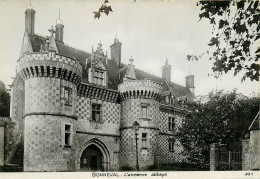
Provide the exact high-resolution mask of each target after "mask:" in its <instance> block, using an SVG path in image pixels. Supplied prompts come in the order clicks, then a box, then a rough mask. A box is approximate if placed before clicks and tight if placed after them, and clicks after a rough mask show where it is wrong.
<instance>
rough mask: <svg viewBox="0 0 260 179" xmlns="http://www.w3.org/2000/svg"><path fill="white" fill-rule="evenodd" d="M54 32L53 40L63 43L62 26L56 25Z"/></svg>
mask: <svg viewBox="0 0 260 179" xmlns="http://www.w3.org/2000/svg"><path fill="white" fill-rule="evenodd" d="M55 27H56V30H55V40H57V41H60V42H63V29H64V25H63V24H56V26H55Z"/></svg>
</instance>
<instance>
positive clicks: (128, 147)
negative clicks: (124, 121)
mask: <svg viewBox="0 0 260 179" xmlns="http://www.w3.org/2000/svg"><path fill="white" fill-rule="evenodd" d="M120 135H121V138H120V154H119V162H120V167H123V166H131V167H135V166H136V152H135V151H136V150H135V135H134V131H133V129H125V130H122V131H121V133H120Z"/></svg>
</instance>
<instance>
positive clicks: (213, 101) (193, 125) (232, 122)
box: [177, 91, 260, 164]
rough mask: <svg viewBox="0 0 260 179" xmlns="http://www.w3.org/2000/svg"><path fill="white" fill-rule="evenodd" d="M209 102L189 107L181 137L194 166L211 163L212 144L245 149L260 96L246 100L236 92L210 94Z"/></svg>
mask: <svg viewBox="0 0 260 179" xmlns="http://www.w3.org/2000/svg"><path fill="white" fill-rule="evenodd" d="M208 98H209V99H208V102H206V103H202V102H193V103H190V104H189V107H190V113H188V114H187V116H186V118H185V119H184V120H183V124H182V128H181V129H180V131H179V132H178V134H177V136H178V138H179V140H180V142H181V143H182V145H183V146H184V148H185V149H186V152H187V154H188V160H189V162H192V163H204V164H209V145H210V144H211V143H219V142H220V143H222V144H226V145H227V148H228V149H229V150H241V149H242V146H241V140H242V139H243V138H244V136H245V134H247V133H248V128H249V126H250V124H251V123H252V121H253V119H254V117H255V115H256V114H257V112H258V110H259V99H260V96H258V97H257V96H254V97H250V98H248V97H245V96H243V95H241V94H238V93H236V91H233V92H230V93H224V92H223V91H218V92H216V93H212V92H211V93H210V94H209V96H208Z"/></svg>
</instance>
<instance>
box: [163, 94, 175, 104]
mask: <svg viewBox="0 0 260 179" xmlns="http://www.w3.org/2000/svg"><path fill="white" fill-rule="evenodd" d="M165 101H166V103H167V104H174V97H173V96H171V95H167V96H165Z"/></svg>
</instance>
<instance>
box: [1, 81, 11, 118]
mask: <svg viewBox="0 0 260 179" xmlns="http://www.w3.org/2000/svg"><path fill="white" fill-rule="evenodd" d="M9 111H10V95H9V93H8V92H7V89H6V88H5V84H4V83H3V82H2V81H0V116H1V117H9Z"/></svg>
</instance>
